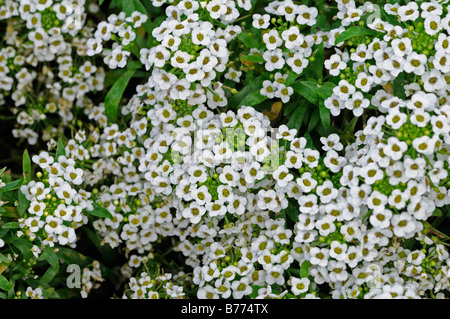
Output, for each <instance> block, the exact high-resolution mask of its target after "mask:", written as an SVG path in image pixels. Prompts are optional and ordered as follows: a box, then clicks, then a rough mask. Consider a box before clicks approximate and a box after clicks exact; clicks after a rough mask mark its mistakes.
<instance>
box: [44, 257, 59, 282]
mask: <svg viewBox="0 0 450 319" xmlns="http://www.w3.org/2000/svg"><path fill="white" fill-rule="evenodd" d="M46 260H47V262H48V263H49V264H50V268H48V269H47V271H46V272H45V273H44V275H42V277H41V281H42V282H44V283H49V282H50V281H51V280H52V279H53V278H54V277H55V276H56V274H57V273H58V271H59V260H58V256H56V254H55V253H54V252H53V254H50V255H49V256H48V258H47V259H46Z"/></svg>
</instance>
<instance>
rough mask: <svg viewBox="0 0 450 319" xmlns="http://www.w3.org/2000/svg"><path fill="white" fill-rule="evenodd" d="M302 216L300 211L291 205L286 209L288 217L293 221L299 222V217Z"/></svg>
mask: <svg viewBox="0 0 450 319" xmlns="http://www.w3.org/2000/svg"><path fill="white" fill-rule="evenodd" d="M299 214H300V212H299V210H298V209H297V208H296V207H295V206H294V205H292V204H291V203H289V205H288V207H287V208H286V215H287V216H288V217H289V218H290V219H291V220H292V221H293V222H298V220H299V219H298V215H299Z"/></svg>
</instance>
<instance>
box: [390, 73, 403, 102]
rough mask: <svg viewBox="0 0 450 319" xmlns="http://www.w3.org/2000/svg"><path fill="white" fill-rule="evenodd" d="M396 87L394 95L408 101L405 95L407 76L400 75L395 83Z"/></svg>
mask: <svg viewBox="0 0 450 319" xmlns="http://www.w3.org/2000/svg"><path fill="white" fill-rule="evenodd" d="M393 87H394V95H395V96H396V97H398V98H400V99H402V100H405V99H406V93H405V75H404V74H403V72H402V73H400V74H399V75H398V76H397V77H396V78H395V79H394V83H393Z"/></svg>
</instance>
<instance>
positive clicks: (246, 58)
mask: <svg viewBox="0 0 450 319" xmlns="http://www.w3.org/2000/svg"><path fill="white" fill-rule="evenodd" d="M241 60H244V61H250V62H256V63H262V62H265V60H264V58H263V57H262V55H257V54H251V55H243V56H241Z"/></svg>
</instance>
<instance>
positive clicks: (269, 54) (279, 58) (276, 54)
mask: <svg viewBox="0 0 450 319" xmlns="http://www.w3.org/2000/svg"><path fill="white" fill-rule="evenodd" d="M263 58H264V60H265V61H266V64H265V69H266V70H267V71H269V72H271V71H273V70H275V69H282V68H283V66H284V63H285V61H284V58H283V52H282V51H281V49H279V48H277V49H275V50H269V51H265V52H264V54H263Z"/></svg>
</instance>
